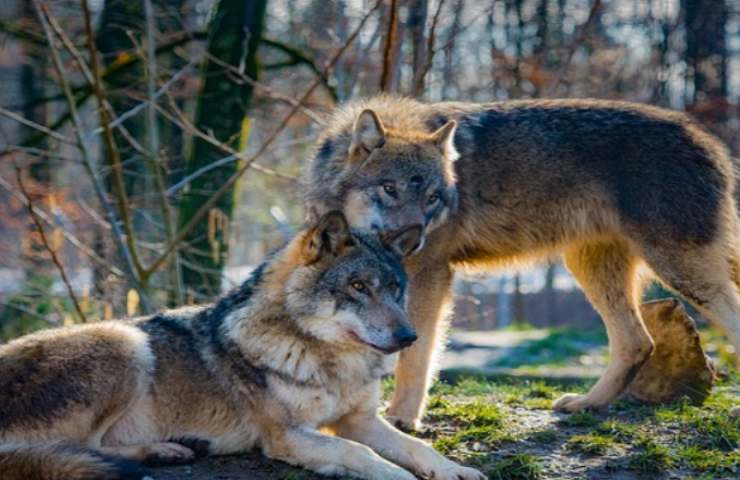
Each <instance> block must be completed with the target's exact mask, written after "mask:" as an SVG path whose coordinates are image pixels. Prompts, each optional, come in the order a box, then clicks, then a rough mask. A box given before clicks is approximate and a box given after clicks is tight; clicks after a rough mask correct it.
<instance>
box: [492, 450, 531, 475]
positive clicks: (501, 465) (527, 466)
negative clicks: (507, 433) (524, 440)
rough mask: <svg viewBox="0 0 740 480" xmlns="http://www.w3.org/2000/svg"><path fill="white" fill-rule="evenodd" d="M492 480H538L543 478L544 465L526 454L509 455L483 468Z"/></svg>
mask: <svg viewBox="0 0 740 480" xmlns="http://www.w3.org/2000/svg"><path fill="white" fill-rule="evenodd" d="M483 471H484V473H485V474H486V476H488V478H489V479H490V480H538V479H539V478H542V465H541V464H540V462H539V460H538V458H537V457H535V456H534V455H529V454H526V453H520V454H515V455H509V456H507V457H504V458H503V459H501V460H499V461H497V462H495V463H493V464H492V465H489V466H486V467H483Z"/></svg>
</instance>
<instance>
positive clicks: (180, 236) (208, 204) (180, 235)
mask: <svg viewBox="0 0 740 480" xmlns="http://www.w3.org/2000/svg"><path fill="white" fill-rule="evenodd" d="M382 3H383V0H376V2H375V4H374V5H373V6H372V7H371V8H370V10H369V11H368V12H367V14H365V16H364V17H363V18H362V20H361V21H360V24H359V25H358V26H357V28H356V29H355V30H354V31H353V32H352V34H351V35H350V36H349V37H348V38H347V41H346V42H345V43H344V45H342V47H341V48H340V49H339V50H338V51H337V52H336V53H335V54H334V57H332V59H331V60H330V61H329V63H328V64H327V65H326V67H325V68H324V72H329V71H330V70H331V68H332V67H333V66H334V65H335V64H336V63H337V61H338V60H339V58H340V57H341V56H342V54H343V53H344V52H345V51H346V50H347V48H349V46H350V45H351V44H352V42H353V41H354V40H355V38H357V35H359V34H360V31H362V29H363V27H364V26H365V23H367V20H368V19H369V18H370V16H371V15H372V13H373V12H375V10H377V9H378V7H380V5H381V4H382ZM319 85H321V78H317V79H316V80H314V82H313V83H312V84H311V85H310V86H309V87H308V89H307V90H306V92H305V93H304V94H303V95H302V96H301V98H300V99H299V100H298V103H297V105H295V106H293V108H291V110H290V111H289V112H288V114H287V115H286V116H285V118H283V120H282V122H280V124H279V125H278V126H277V128H276V129H275V130H274V131H273V132H272V134H271V135H270V136H269V137H267V139H266V140H265V141H264V142H263V143H262V145H261V146H260V148H259V149H258V150H257V152H255V154H254V155H252V156H251V157H250V158H248V159H247V160H245V161H244V164H243V165H242V166H241V168H239V170H237V171H236V172H234V173H233V174H232V175H231V177H229V178H228V179H227V180H226V182H224V183H223V185H221V187H220V188H219V189H218V190H216V191H215V192H214V193H213V195H211V197H210V198H209V199H208V200H206V201H205V203H203V205H201V207H200V208H199V209H198V210H197V211H196V212H195V213H194V214H193V216H192V217H190V220H189V221H188V223H186V224H185V225H184V226H183V227H182V228H181V229H180V231H179V232H177V235H176V236H175V239H174V240H173V242H172V243H171V244H170V245H168V246H167V248H166V249H165V251H164V253H162V255H161V256H160V257H159V258H158V259H156V260H155V261H154V262H153V263H152V265H151V266H150V267H149V269H148V273H149V274H151V273H152V272H154V271H156V270H157V269H158V268H159V267H160V266H161V265H162V263H163V262H164V261H165V260H166V259H167V257H168V256H169V255H170V253H172V251H173V250H175V249H176V248H177V247H178V245H179V244H180V243H181V242H182V241H183V240H184V239H185V237H187V235H188V233H190V231H191V230H192V229H193V228H195V226H196V225H198V224H199V223H200V221H201V220H202V219H203V218H204V217H205V215H206V214H207V213H208V212H209V211H210V210H211V208H212V207H213V205H215V203H216V202H217V201H218V200H219V199H220V198H221V197H222V196H224V195H225V194H226V193H227V192H229V191H230V190H231V188H232V187H233V185H234V184H235V183H236V181H237V180H239V179H240V178H241V177H242V175H244V173H245V172H246V171H247V170H248V169H249V167H250V165H251V164H252V162H253V161H254V160H256V159H257V158H259V156H260V155H262V154H263V153H264V152H265V151H266V150H267V148H268V147H269V146H270V144H272V142H273V141H275V139H276V138H277V137H278V135H280V133H281V132H282V131H283V130H284V129H285V127H286V126H287V125H288V123H289V122H290V119H291V118H293V115H295V114H296V112H298V111H299V107H300V105H302V104H303V102H305V101H306V100H307V99H308V98H309V97H310V96H311V94H312V93H313V92H314V91H315V90H316V88H317V87H318V86H319Z"/></svg>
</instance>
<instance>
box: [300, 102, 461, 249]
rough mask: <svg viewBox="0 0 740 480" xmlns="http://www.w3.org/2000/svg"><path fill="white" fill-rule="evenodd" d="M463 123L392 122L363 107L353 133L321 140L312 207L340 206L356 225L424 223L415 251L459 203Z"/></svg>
mask: <svg viewBox="0 0 740 480" xmlns="http://www.w3.org/2000/svg"><path fill="white" fill-rule="evenodd" d="M456 126H457V124H456V122H455V121H454V120H451V121H449V122H447V123H446V124H444V125H442V126H441V127H440V128H438V129H437V130H436V131H434V132H432V133H428V132H424V131H421V130H409V129H401V128H386V126H384V125H383V122H382V121H381V119H380V118H379V116H378V115H377V114H376V113H375V112H374V111H373V110H369V109H366V110H363V111H362V112H361V113H360V114H359V115H357V117H356V118H355V120H354V125H353V127H352V129H351V132H350V135H349V138H348V136H347V134H346V132H345V133H343V134H342V135H339V136H338V138H331V137H327V138H325V139H324V141H323V143H321V146H320V147H319V149H318V151H317V158H316V160H315V161H314V164H313V166H312V168H313V178H312V183H316V182H320V183H321V184H320V185H313V186H309V188H310V189H311V190H312V194H310V195H309V199H308V206H309V209H310V208H314V209H315V210H316V211H317V213H322V212H323V211H327V210H329V209H332V208H336V209H340V210H341V211H342V212H344V214H345V215H346V217H347V220H348V221H349V224H350V225H351V226H352V228H355V229H362V230H370V231H376V232H380V233H381V234H389V233H390V232H395V231H399V230H402V229H404V228H406V227H409V226H412V225H418V226H420V227H421V228H422V236H421V238H420V242H419V245H417V246H416V248H415V249H413V250H412V253H413V252H415V251H418V250H419V249H420V248H421V247H422V246H423V242H424V238H425V236H426V235H427V234H428V233H429V232H431V231H432V230H434V229H435V228H437V227H438V226H439V225H441V224H442V223H443V222H444V221H445V220H446V219H447V218H448V216H449V214H450V213H451V212H452V211H454V210H455V208H456V206H457V191H456V188H455V176H454V169H453V163H454V161H455V160H456V159H457V156H458V154H457V151H456V150H455V147H454V145H453V137H454V133H455V129H456ZM347 144H349V148H346V145H347ZM322 156H323V157H330V158H322ZM322 170H323V171H322Z"/></svg>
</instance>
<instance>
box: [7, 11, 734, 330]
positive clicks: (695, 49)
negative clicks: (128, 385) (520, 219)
mask: <svg viewBox="0 0 740 480" xmlns="http://www.w3.org/2000/svg"><path fill="white" fill-rule="evenodd" d="M381 91H384V92H392V93H399V94H403V95H410V96H414V97H417V98H420V99H423V100H429V101H437V100H466V101H493V100H507V99H520V98H536V97H598V98H609V99H624V100H630V101H638V102H647V103H651V104H654V105H659V106H664V107H668V108H672V109H677V110H685V111H687V112H689V113H690V114H691V115H693V116H694V117H695V118H697V119H698V120H699V121H700V122H701V123H702V124H704V125H705V126H706V127H707V128H708V129H709V130H711V131H712V132H714V133H715V134H716V135H717V136H719V137H720V138H722V139H723V140H724V141H725V142H726V143H727V144H728V145H729V147H730V148H731V150H732V151H733V153H734V154H735V155H737V154H738V152H739V151H740V1H738V0H621V1H616V0H613V1H601V0H496V1H471V0H467V1H466V0H345V1H341V0H335V1H328V0H220V1H218V0H81V1H80V0H0V252H2V255H0V339H3V338H4V339H7V338H10V337H12V336H15V335H18V334H20V333H22V332H25V331H28V330H31V329H35V328H39V327H42V326H47V325H50V324H51V325H55V324H62V323H70V322H79V321H90V320H95V319H100V318H113V317H116V316H122V315H127V314H138V313H145V312H149V311H152V310H154V309H157V308H162V307H165V306H173V305H179V304H184V303H188V302H203V301H207V300H209V299H211V298H213V296H214V295H216V294H217V293H218V292H219V291H221V290H222V289H225V288H229V287H230V286H232V285H233V284H235V283H236V282H239V281H240V280H241V279H243V278H244V277H245V276H246V274H247V273H248V272H249V270H250V269H251V268H253V266H254V265H255V264H257V263H259V262H260V261H261V260H262V259H263V258H264V257H265V255H266V254H267V253H268V252H269V251H270V250H272V249H274V248H276V247H278V246H279V245H280V244H281V243H282V242H283V241H284V240H285V239H286V238H287V237H289V236H290V235H291V233H292V232H293V231H294V230H295V228H296V227H297V226H299V225H300V223H301V220H302V215H303V212H302V205H301V204H302V198H301V191H302V187H301V183H300V182H301V180H300V177H301V173H302V171H303V169H304V168H305V166H306V163H307V160H308V159H309V158H310V157H311V149H312V144H313V141H314V140H315V138H316V136H317V134H318V133H319V132H320V130H321V128H322V126H323V122H324V121H323V119H324V118H325V114H326V113H328V112H330V111H331V109H332V108H333V107H334V106H336V105H337V104H340V103H342V102H345V101H348V100H350V99H354V98H358V97H362V96H370V95H374V94H377V93H379V92H381ZM457 290H458V306H457V314H456V323H457V325H458V326H460V327H463V328H471V329H490V328H496V327H501V326H506V325H508V324H510V323H520V322H529V323H531V324H535V325H540V326H542V325H545V326H553V325H557V324H559V323H561V322H568V323H570V324H571V325H574V324H575V325H582V326H589V325H598V324H599V322H598V320H597V317H596V315H595V314H594V313H593V311H592V310H591V309H590V307H589V306H588V305H587V303H586V301H585V299H584V298H583V296H582V295H581V293H580V292H578V291H577V290H576V289H574V285H573V282H572V281H571V279H570V277H569V276H568V274H567V272H566V271H565V270H564V269H563V268H562V266H561V265H560V264H559V263H557V262H553V263H552V264H550V265H545V266H542V267H538V268H534V269H532V270H528V271H526V272H524V273H521V274H513V273H511V274H506V273H505V274H501V275H496V276H493V275H491V276H486V277H481V278H468V279H465V280H463V281H460V282H458V285H457Z"/></svg>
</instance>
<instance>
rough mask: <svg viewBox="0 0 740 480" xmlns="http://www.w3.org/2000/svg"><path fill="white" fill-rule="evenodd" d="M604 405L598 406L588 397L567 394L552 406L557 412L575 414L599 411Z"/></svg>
mask: <svg viewBox="0 0 740 480" xmlns="http://www.w3.org/2000/svg"><path fill="white" fill-rule="evenodd" d="M600 408H603V405H600V404H597V403H596V402H594V401H593V400H592V399H591V398H589V396H588V395H578V394H575V393H566V394H565V395H563V396H562V397H560V398H558V399H557V400H556V401H555V403H553V404H552V409H553V410H555V411H556V412H566V413H575V412H580V411H581V410H598V409H600Z"/></svg>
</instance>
